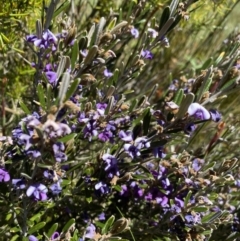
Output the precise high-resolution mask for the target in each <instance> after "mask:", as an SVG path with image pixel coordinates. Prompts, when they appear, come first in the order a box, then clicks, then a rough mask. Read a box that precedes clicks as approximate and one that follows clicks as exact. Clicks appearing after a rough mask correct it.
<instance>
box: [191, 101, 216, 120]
mask: <svg viewBox="0 0 240 241" xmlns="http://www.w3.org/2000/svg"><path fill="white" fill-rule="evenodd" d="M188 114H189V115H190V116H194V117H195V118H197V119H200V120H209V119H210V118H211V115H210V113H209V111H208V110H207V109H205V108H204V107H203V106H201V105H200V104H198V103H192V104H191V105H190V106H189V107H188Z"/></svg>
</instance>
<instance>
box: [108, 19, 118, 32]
mask: <svg viewBox="0 0 240 241" xmlns="http://www.w3.org/2000/svg"><path fill="white" fill-rule="evenodd" d="M116 22H117V18H116V17H115V18H113V19H112V20H111V21H110V23H109V24H108V26H107V27H106V30H107V31H110V30H111V29H113V28H114V27H115V25H116Z"/></svg>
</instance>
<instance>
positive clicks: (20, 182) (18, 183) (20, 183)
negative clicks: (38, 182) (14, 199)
mask: <svg viewBox="0 0 240 241" xmlns="http://www.w3.org/2000/svg"><path fill="white" fill-rule="evenodd" d="M12 184H13V186H14V188H16V189H24V188H25V187H26V184H25V180H24V179H23V178H20V179H12Z"/></svg>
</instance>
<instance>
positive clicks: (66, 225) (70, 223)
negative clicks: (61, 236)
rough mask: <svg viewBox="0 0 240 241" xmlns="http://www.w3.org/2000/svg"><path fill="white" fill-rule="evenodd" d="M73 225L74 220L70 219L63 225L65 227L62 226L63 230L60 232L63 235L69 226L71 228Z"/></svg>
mask: <svg viewBox="0 0 240 241" xmlns="http://www.w3.org/2000/svg"><path fill="white" fill-rule="evenodd" d="M74 223H75V219H74V218H72V219H70V220H69V221H68V222H67V223H66V224H65V226H64V227H63V229H62V231H63V232H64V233H66V232H67V231H68V230H69V229H70V228H71V226H72V225H73V224H74Z"/></svg>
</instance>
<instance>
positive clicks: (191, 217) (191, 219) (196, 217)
mask: <svg viewBox="0 0 240 241" xmlns="http://www.w3.org/2000/svg"><path fill="white" fill-rule="evenodd" d="M185 220H186V222H187V223H188V224H193V225H194V224H196V223H201V216H200V214H199V213H194V214H188V215H185Z"/></svg>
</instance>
